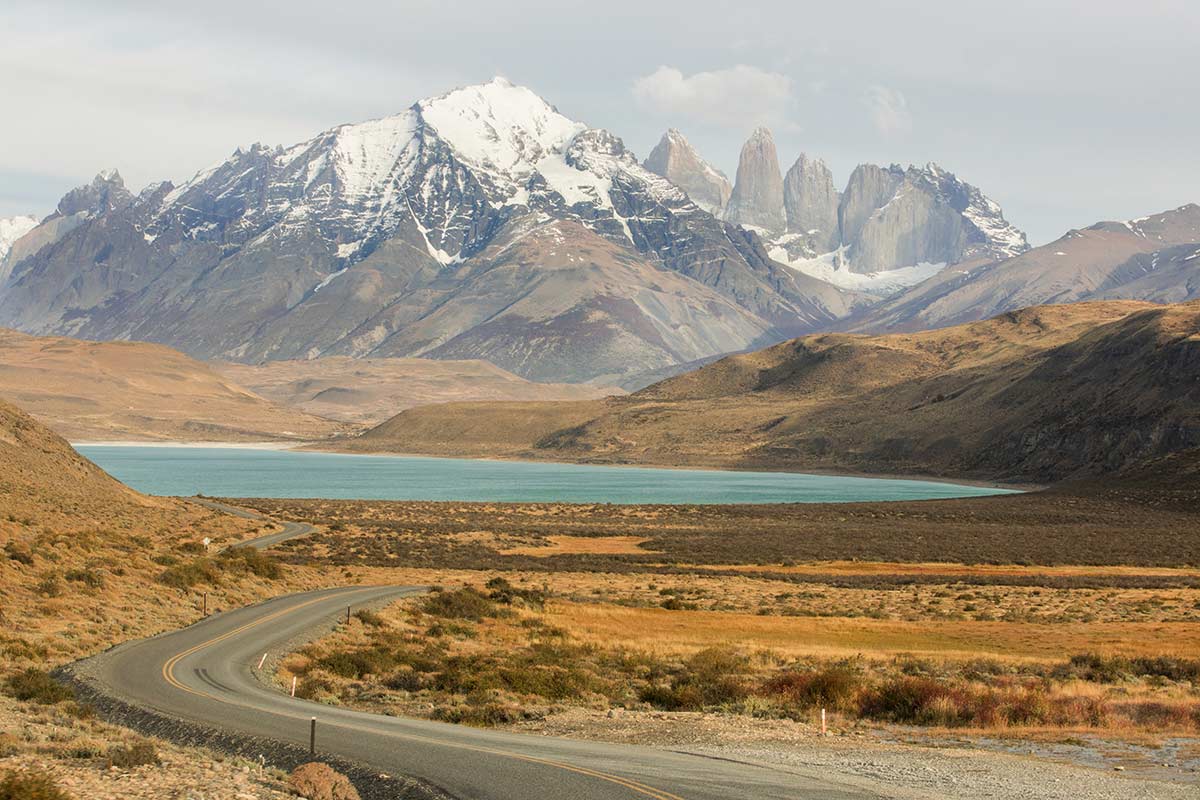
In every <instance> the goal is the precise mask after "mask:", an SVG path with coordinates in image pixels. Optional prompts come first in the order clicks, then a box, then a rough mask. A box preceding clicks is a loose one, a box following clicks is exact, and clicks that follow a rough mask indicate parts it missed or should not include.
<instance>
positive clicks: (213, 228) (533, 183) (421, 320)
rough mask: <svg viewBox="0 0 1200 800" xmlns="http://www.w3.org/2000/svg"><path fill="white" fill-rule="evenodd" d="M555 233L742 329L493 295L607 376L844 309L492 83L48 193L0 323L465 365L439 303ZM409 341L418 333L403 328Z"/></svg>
mask: <svg viewBox="0 0 1200 800" xmlns="http://www.w3.org/2000/svg"><path fill="white" fill-rule="evenodd" d="M564 225H566V226H577V227H575V228H572V229H571V230H581V231H586V232H587V233H588V235H589V236H593V237H598V238H599V239H602V240H604V241H606V242H607V243H608V245H611V246H612V247H614V248H616V250H611V248H609V249H610V252H611V253H612V254H613V258H616V257H617V254H618V253H619V256H620V259H619V260H622V261H629V260H630V259H632V260H633V261H636V262H640V264H641V265H642V266H641V267H639V272H640V276H639V278H638V281H639V283H638V284H636V285H635V286H634V287H631V288H630V289H629V292H633V291H634V289H636V288H637V286H644V287H647V288H651V289H652V288H653V286H654V280H653V278H654V274H655V273H658V274H660V275H661V274H674V275H678V276H680V278H679V280H682V281H683V283H682V284H679V288H678V289H677V290H674V291H676V292H682V295H680V296H681V297H684V296H686V297H687V298H688V300H687V302H686V303H684V304H683V306H684V307H688V308H699V307H704V306H706V305H712V304H713V303H714V302H715V303H717V304H718V305H723V306H726V307H727V310H726V311H725V312H723V313H722V314H719V315H717V317H718V318H725V319H732V318H733V317H739V318H741V321H740V322H738V323H736V324H735V325H734V326H733V329H736V330H737V331H738V332H737V333H734V334H732V335H731V333H730V331H731V330H732V329H731V328H729V327H728V326H725V327H722V326H724V323H718V327H716V328H714V327H711V326H710V324H709V321H708V318H707V317H706V316H705V315H697V314H694V313H690V312H689V316H687V317H686V318H679V317H676V316H673V315H672V313H671V312H670V311H669V310H664V309H663V308H661V307H659V304H655V306H654V308H653V309H651V308H650V307H648V306H642V307H641V308H640V310H639V312H638V314H637V316H638V318H637V319H636V320H634V321H629V320H622V318H621V315H620V314H614V313H613V312H612V311H611V309H610V308H609V307H608V305H606V304H607V303H608V301H606V300H604V299H603V294H602V293H601V292H600V291H599V290H598V289H597V288H596V287H594V286H593V285H591V284H590V283H589V282H588V280H587V279H586V277H585V278H582V279H580V280H578V281H577V282H576V283H575V284H574V285H573V286H572V287H571V293H570V295H569V299H570V300H572V301H573V302H571V303H570V304H569V308H567V309H565V310H563V309H559V310H558V311H557V312H556V314H555V315H553V316H546V315H542V316H536V315H535V316H533V317H528V318H519V317H518V316H517V315H511V314H506V312H504V310H503V305H511V304H512V303H513V302H514V301H517V300H519V299H520V297H521V296H522V294H523V293H524V292H527V291H528V290H529V289H530V288H531V286H530V284H529V283H519V284H516V285H513V286H511V287H510V290H506V291H509V294H507V295H506V299H507V303H505V304H503V305H502V306H501V307H500V308H498V309H497V311H496V312H494V313H497V314H498V315H499V316H498V317H497V321H499V320H503V328H504V330H506V331H509V332H510V335H516V334H511V331H513V330H516V329H521V330H522V331H523V332H522V333H521V334H520V335H521V336H522V337H524V339H525V340H526V341H530V340H536V338H537V336H538V335H539V331H540V329H541V328H543V327H545V326H546V325H550V326H551V327H557V328H565V329H570V328H571V327H572V325H573V323H572V319H589V320H593V321H595V322H599V323H600V327H602V328H603V329H604V330H602V331H601V332H600V333H601V335H600V337H599V338H596V336H595V335H593V337H592V340H591V341H590V342H589V346H590V347H592V348H593V349H595V347H597V346H598V347H601V349H603V348H604V347H605V346H606V345H605V342H609V343H611V348H609V349H608V350H605V359H606V361H607V362H608V364H619V363H621V362H622V361H623V360H625V359H626V357H627V347H626V345H627V341H626V334H627V332H628V330H629V327H630V326H632V327H633V328H635V329H637V330H645V331H652V330H653V331H657V332H658V333H659V334H662V333H663V332H667V331H672V330H680V329H681V328H682V327H683V326H688V327H690V328H692V329H693V332H692V333H691V334H690V335H689V337H690V338H691V339H692V340H693V341H695V342H709V344H705V345H704V347H705V349H704V350H703V351H702V352H683V353H678V354H676V353H673V352H671V351H672V347H673V345H669V344H668V346H665V347H664V346H662V345H660V344H658V343H657V342H656V341H655V337H654V336H653V335H652V336H651V337H650V339H647V340H641V339H639V341H638V342H637V343H636V347H635V350H637V351H638V352H639V354H640V355H639V356H638V359H637V361H638V363H637V365H636V367H634V368H636V369H638V370H642V369H646V368H650V369H653V368H660V367H665V366H668V365H669V363H671V362H673V361H676V360H679V359H681V358H682V359H683V360H691V359H693V358H702V357H706V356H710V355H715V354H717V353H720V352H728V351H730V350H739V349H745V348H746V347H749V346H758V345H760V344H762V343H765V342H768V341H772V340H779V339H781V338H785V337H786V336H788V335H793V334H795V333H798V332H800V331H803V330H805V329H810V328H812V327H814V326H821V325H825V324H827V323H829V322H830V321H832V320H833V319H837V318H839V317H841V316H845V315H846V314H848V313H849V312H850V310H851V309H852V308H853V307H854V306H855V305H857V304H859V303H861V302H863V300H862V298H860V297H858V296H857V295H856V294H855V293H853V292H846V291H843V290H841V289H838V288H836V287H834V286H832V285H830V284H827V283H824V282H822V281H817V280H813V279H811V278H808V277H807V276H800V275H797V274H796V273H794V272H792V271H791V270H788V269H787V268H786V267H783V266H781V265H779V264H776V263H775V262H773V261H772V260H771V259H770V258H769V257H768V256H767V254H766V251H765V250H764V249H763V247H762V245H761V243H760V242H759V241H758V240H757V237H755V236H754V235H753V234H752V233H748V232H746V231H744V230H741V229H739V228H737V227H736V226H733V225H730V224H729V223H725V222H722V221H720V220H717V219H716V218H714V217H712V216H711V215H710V214H708V213H707V212H705V211H703V210H702V209H701V208H700V207H699V206H697V205H695V204H694V203H693V202H692V201H691V200H690V199H689V198H688V197H687V195H686V194H685V193H684V192H682V191H681V190H679V189H678V188H676V187H675V186H674V185H673V184H671V183H670V182H668V181H666V180H664V179H663V178H661V177H659V176H657V175H654V174H653V173H651V172H650V171H648V170H646V169H644V168H643V167H642V166H641V165H640V164H638V162H637V161H636V159H634V157H633V155H632V154H631V153H629V152H628V151H627V150H626V149H625V147H624V145H623V143H622V142H621V141H620V139H618V138H617V137H615V136H613V135H612V134H610V133H608V132H606V131H603V130H599V129H594V128H588V127H587V126H586V125H584V124H583V123H579V122H575V121H573V120H569V119H567V118H566V117H563V116H562V115H560V114H558V112H557V111H555V110H554V109H553V107H552V106H550V105H549V104H548V103H546V102H545V101H544V100H542V99H541V98H540V97H538V96H537V95H535V94H534V93H532V92H531V91H529V90H528V89H524V88H522V87H514V86H513V85H512V84H511V83H508V82H507V81H503V80H500V79H497V80H494V81H492V82H490V83H488V84H483V85H480V86H474V87H465V88H463V89H456V90H454V91H452V92H449V93H447V94H444V95H441V96H439V97H436V98H429V99H427V100H424V101H419V102H418V103H416V104H414V105H413V106H411V107H410V108H409V109H407V110H406V111H404V112H401V113H399V114H396V115H392V116H390V117H384V118H380V119H377V120H372V121H369V122H366V123H354V124H348V125H342V126H337V127H335V128H331V129H329V130H328V131H325V132H323V133H321V134H318V135H317V136H316V137H314V138H312V139H309V140H307V141H305V142H301V143H298V144H296V145H293V146H291V147H289V148H281V147H276V148H268V147H264V146H262V145H254V146H251V147H249V148H246V149H243V148H239V149H238V150H237V151H236V152H235V153H234V154H233V155H232V156H230V157H229V158H228V159H226V160H225V161H223V162H221V163H219V164H216V165H213V166H212V167H209V168H208V169H206V170H202V171H201V172H200V173H198V174H197V175H196V176H195V177H194V178H193V179H192V180H190V181H188V182H187V183H185V184H183V185H182V186H179V187H175V186H172V185H170V184H156V185H152V186H149V187H147V188H146V189H144V190H143V191H142V192H140V193H139V194H138V195H137V196H136V197H134V196H133V195H132V194H131V193H129V192H128V191H127V190H125V189H124V186H123V184H121V183H120V178H119V175H117V174H115V173H114V174H112V175H107V176H98V177H97V179H96V181H94V182H93V184H92V185H91V186H90V187H85V188H84V189H83V190H80V191H78V192H76V193H72V195H68V197H67V198H64V201H63V203H61V204H60V208H59V209H58V211H56V212H55V214H54V215H52V216H51V217H50V218H48V219H47V220H46V221H45V222H43V224H42V225H41V226H39V228H38V229H35V231H34V232H33V234H35V235H38V236H41V242H42V243H41V246H40V247H39V248H38V249H37V250H36V251H34V252H31V253H30V252H26V253H23V254H22V257H21V258H20V259H19V260H17V261H16V262H15V263H13V264H12V265H11V266H12V269H13V274H12V275H11V277H10V278H9V280H8V282H7V284H6V285H5V286H4V288H3V290H2V292H0V324H6V325H9V326H12V327H16V328H19V329H21V330H26V331H29V332H32V333H39V334H46V333H55V334H66V335H78V336H86V337H90V338H97V339H139V340H148V341H158V342H162V343H166V344H169V345H171V346H175V347H178V348H180V349H182V350H184V351H185V352H188V353H189V354H191V355H194V356H198V357H202V358H223V359H227V360H235V361H243V362H247V363H252V362H255V361H260V360H264V359H294V358H313V357H317V356H321V355H350V356H355V357H362V356H375V357H379V356H427V355H432V356H434V357H438V356H439V355H440V354H442V353H445V352H453V357H455V358H462V357H482V356H483V353H482V352H481V351H480V350H479V349H478V348H476V349H471V347H473V345H472V346H471V347H467V346H466V345H465V343H468V342H472V341H475V342H486V341H487V337H485V336H482V335H480V333H479V332H477V331H476V332H474V333H473V328H474V327H475V325H477V324H478V323H479V322H480V320H478V319H473V318H471V316H472V315H470V314H468V313H463V312H462V311H460V312H458V313H448V311H447V310H446V304H447V303H451V305H454V304H458V305H459V306H462V305H463V304H464V303H465V302H466V301H465V299H463V294H462V293H463V292H468V291H469V288H468V284H470V283H471V281H472V280H473V279H474V278H475V277H477V275H478V274H479V273H480V271H485V272H486V271H487V270H488V269H489V267H488V264H487V263H485V260H487V259H489V258H494V257H495V256H498V255H501V252H500V251H501V248H502V246H503V244H504V243H506V242H507V243H511V242H512V241H515V240H516V239H517V238H519V237H520V236H522V235H525V234H528V232H529V231H531V230H533V229H536V228H538V227H539V226H542V227H546V226H557V227H558V231H559V233H561V232H562V230H564V228H563V226H564ZM592 243H593V244H595V242H594V241H593V242H592ZM547 252H549V251H547ZM631 263H632V262H631ZM528 279H529V280H532V281H535V282H536V280H537V276H536V275H533V274H531V275H530V276H528ZM495 286H496V285H495V284H493V288H495ZM629 292H627V293H629ZM714 294H715V295H716V296H717V297H718V298H720V299H719V300H714V299H713V295H714ZM539 313H540V312H539ZM434 319H439V320H441V321H442V323H443V324H442V325H441V326H440V327H439V326H437V325H432V324H431V322H432V320H434ZM418 324H419V325H420V327H421V328H422V329H423V330H424V331H425V332H424V333H421V334H420V335H419V336H418V335H415V334H413V333H411V332H410V331H411V330H412V329H413V326H414V325H418ZM593 334H595V329H594V326H593ZM452 342H456V343H457V344H453V345H452V344H451V343H452ZM464 348H465V349H464ZM491 349H492V350H495V349H496V348H494V347H493V348H491ZM500 349H503V348H500ZM527 363H528V359H527V358H521V357H514V358H512V359H510V360H508V361H503V360H502V361H501V363H498V366H500V367H502V368H504V369H508V370H510V371H514V372H517V373H518V374H523V377H534V376H533V375H532V374H531V373H528V372H525V373H522V370H523V369H525V365H526V364H527ZM563 363H565V364H568V368H567V369H565V370H560V371H558V372H556V373H555V374H551V375H538V376H537V377H538V378H540V379H550V380H572V381H578V380H591V379H595V378H600V377H603V376H604V375H606V374H607V373H606V371H608V370H609V369H610V367H609V366H603V365H602V366H600V367H597V368H596V369H590V368H589V367H588V366H587V363H586V359H584V358H582V357H580V356H571V357H569V358H567V359H566V360H565V361H564V362H563Z"/></svg>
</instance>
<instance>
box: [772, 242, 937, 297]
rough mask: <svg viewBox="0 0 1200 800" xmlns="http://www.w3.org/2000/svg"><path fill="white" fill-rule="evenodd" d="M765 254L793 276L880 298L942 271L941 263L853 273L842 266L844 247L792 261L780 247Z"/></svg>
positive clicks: (924, 263) (925, 263)
mask: <svg viewBox="0 0 1200 800" xmlns="http://www.w3.org/2000/svg"><path fill="white" fill-rule="evenodd" d="M768 252H769V253H770V254H771V258H773V259H775V260H776V261H778V262H780V263H781V264H786V265H788V266H789V267H791V268H792V269H794V270H796V271H797V272H802V273H804V274H805V275H809V276H811V277H813V278H817V279H819V280H823V281H826V282H827V283H832V284H833V285H834V286H840V287H841V288H843V289H849V290H852V291H856V292H864V293H866V294H871V295H878V296H881V297H888V296H890V295H893V294H895V293H896V292H899V291H901V290H903V289H907V288H908V287H910V286H916V285H917V284H918V283H920V282H921V281H924V280H926V279H928V278H931V277H933V276H934V275H936V274H938V273H939V272H941V271H942V270H943V269H945V268H946V264H945V262H941V263H937V264H930V263H928V262H921V263H919V264H914V265H911V266H904V267H897V268H895V269H889V270H882V271H880V272H853V271H851V270H850V269H849V268H848V267H847V265H846V262H845V255H846V248H845V247H840V248H838V249H837V250H834V251H833V252H831V253H824V254H822V255H819V256H817V257H815V258H799V259H796V258H792V257H791V256H790V255H789V254H788V251H787V250H786V249H784V248H783V247H781V246H775V247H772V248H771V249H770V250H769V251H768Z"/></svg>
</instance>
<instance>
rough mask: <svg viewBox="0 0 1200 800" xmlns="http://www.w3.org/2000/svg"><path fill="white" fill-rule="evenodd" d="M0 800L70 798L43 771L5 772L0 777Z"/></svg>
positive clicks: (57, 799)
mask: <svg viewBox="0 0 1200 800" xmlns="http://www.w3.org/2000/svg"><path fill="white" fill-rule="evenodd" d="M0 800H72V798H71V795H69V794H67V793H66V792H64V791H63V790H62V789H60V788H58V785H57V784H56V783H55V782H54V779H53V778H51V777H50V776H49V775H47V774H46V773H44V772H38V771H37V770H24V771H22V772H16V771H13V772H6V773H5V774H4V777H3V778H0Z"/></svg>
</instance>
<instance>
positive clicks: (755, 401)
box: [355, 302, 1200, 482]
mask: <svg viewBox="0 0 1200 800" xmlns="http://www.w3.org/2000/svg"><path fill="white" fill-rule="evenodd" d="M1198 376H1200V303H1196V302H1193V303H1186V304H1179V305H1174V306H1155V305H1151V304H1148V303H1137V302H1104V303H1086V304H1075V305H1066V306H1044V307H1037V308H1030V309H1025V310H1023V311H1018V312H1012V313H1008V314H1004V315H1001V316H999V317H996V318H994V319H990V320H987V321H984V322H977V323H971V324H968V325H962V326H958V327H953V328H944V329H939V330H934V331H926V332H921V333H914V334H892V335H888V336H877V337H871V336H863V335H854V334H826V335H818V336H807V337H802V338H800V339H795V340H792V341H790V342H785V343H782V344H779V345H776V346H774V347H770V348H768V349H766V350H762V351H758V352H756V353H750V354H746V355H739V356H733V357H730V358H726V359H723V360H721V361H718V362H716V363H714V364H711V365H709V366H707V367H704V368H702V369H700V370H697V371H695V372H692V373H689V374H687V375H682V376H679V377H676V378H672V379H670V380H667V381H663V382H662V383H659V384H656V385H654V386H651V387H648V388H647V389H644V390H643V391H641V392H637V393H635V394H633V395H630V396H629V397H626V398H609V399H607V400H604V401H597V402H594V403H591V404H541V405H539V406H531V405H530V404H521V405H520V406H518V407H513V406H507V405H505V404H458V405H454V406H448V407H444V408H443V407H433V408H427V409H414V410H412V411H408V412H405V413H403V414H401V415H399V416H398V417H397V418H395V419H393V420H390V421H389V422H387V423H385V424H384V425H381V426H379V427H378V428H376V429H374V430H372V431H368V432H367V433H365V434H363V436H362V437H361V438H360V439H358V440H356V442H355V447H356V448H357V449H371V450H385V449H394V450H402V451H406V452H437V449H438V448H445V449H444V450H443V452H453V453H456V454H464V455H465V454H481V455H502V456H522V457H536V458H546V459H554V460H585V461H594V462H632V463H649V464H674V465H689V466H732V467H746V468H767V469H795V470H814V469H815V470H849V471H858V472H884V473H912V474H933V475H943V476H955V477H963V478H976V479H989V480H994V479H1001V480H1013V481H1023V482H1030V481H1032V482H1049V481H1056V480H1061V479H1064V478H1067V477H1072V476H1086V475H1094V474H1106V473H1110V472H1113V471H1116V470H1120V469H1122V468H1124V467H1125V466H1127V465H1129V464H1133V463H1136V462H1138V461H1140V460H1142V459H1145V458H1151V457H1156V456H1161V455H1165V454H1168V453H1171V452H1175V451H1180V450H1185V449H1187V448H1189V447H1197V446H1200V377H1198ZM516 419H520V420H522V421H523V424H522V425H520V426H515V425H513V424H512V423H513V421H514V420H516ZM462 420H470V425H469V426H464V425H462V424H461V421H462ZM492 430H506V431H520V435H513V436H508V437H505V439H504V440H502V441H497V440H496V438H495V437H494V436H491V435H489V434H486V433H476V432H479V431H484V432H486V431H492ZM518 439H520V441H518Z"/></svg>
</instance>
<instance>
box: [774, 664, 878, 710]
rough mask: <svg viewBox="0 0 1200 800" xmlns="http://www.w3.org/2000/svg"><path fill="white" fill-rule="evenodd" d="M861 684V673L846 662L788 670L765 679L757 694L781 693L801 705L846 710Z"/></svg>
mask: <svg viewBox="0 0 1200 800" xmlns="http://www.w3.org/2000/svg"><path fill="white" fill-rule="evenodd" d="M862 687H863V677H862V675H861V674H859V673H858V672H857V671H855V670H853V669H851V668H850V667H847V666H835V667H830V668H828V669H820V670H811V671H808V672H796V671H788V672H781V673H779V674H778V675H776V676H774V677H772V678H770V679H769V680H767V682H766V683H764V684H763V686H762V688H761V689H760V694H763V695H766V696H768V697H780V698H782V699H783V700H784V701H786V702H787V703H789V704H791V705H794V706H796V707H798V708H800V709H809V708H830V709H834V710H836V711H849V710H850V709H852V708H853V707H854V701H855V698H856V697H857V695H858V693H859V691H860V690H861V689H862Z"/></svg>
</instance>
